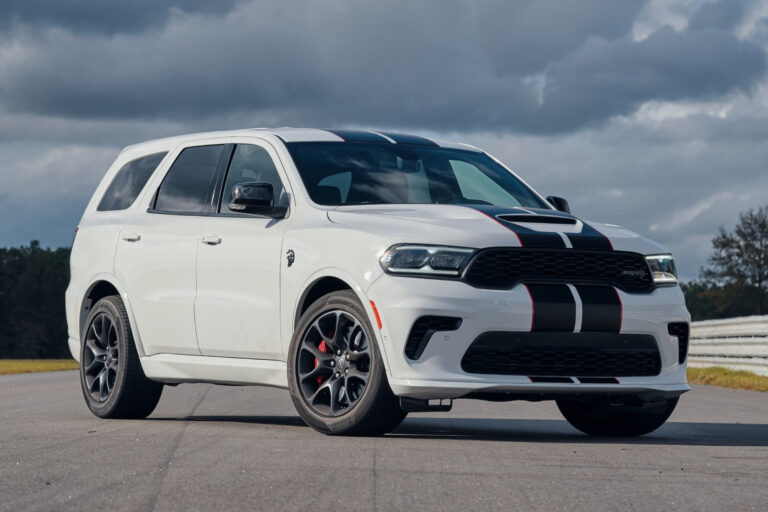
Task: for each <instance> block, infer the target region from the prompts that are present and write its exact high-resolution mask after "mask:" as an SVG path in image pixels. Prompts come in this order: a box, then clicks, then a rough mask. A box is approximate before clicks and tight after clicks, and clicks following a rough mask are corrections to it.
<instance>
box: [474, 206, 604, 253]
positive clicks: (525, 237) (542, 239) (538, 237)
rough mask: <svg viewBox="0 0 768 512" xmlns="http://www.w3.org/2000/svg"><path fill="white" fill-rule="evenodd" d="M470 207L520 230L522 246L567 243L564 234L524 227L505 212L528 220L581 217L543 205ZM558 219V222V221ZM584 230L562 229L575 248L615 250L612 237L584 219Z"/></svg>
mask: <svg viewBox="0 0 768 512" xmlns="http://www.w3.org/2000/svg"><path fill="white" fill-rule="evenodd" d="M471 208H473V209H475V210H477V211H479V212H481V213H484V214H485V215H487V216H488V217H491V218H492V219H493V220H495V221H496V222H498V223H499V224H501V225H502V226H504V227H505V228H507V229H509V230H510V231H513V232H514V233H515V234H517V237H518V239H519V240H520V243H521V244H522V245H523V247H530V248H534V249H564V248H565V247H566V245H565V242H564V241H563V238H562V236H560V234H559V233H557V232H554V231H549V232H547V231H536V230H533V229H529V228H525V227H522V226H520V225H518V224H515V223H513V222H508V221H507V220H505V219H504V216H505V215H509V216H512V217H513V218H516V219H520V220H517V222H525V220H524V218H525V217H526V216H530V217H537V216H547V217H561V218H563V219H573V220H574V221H575V220H578V219H577V217H575V216H573V215H571V214H569V213H565V212H560V211H557V210H545V209H540V208H535V209H534V208H525V209H523V208H514V207H513V208H505V207H500V206H485V205H479V206H478V205H472V206H471ZM558 223H559V222H558ZM582 225H583V227H582V230H581V233H563V234H564V235H566V236H567V237H568V240H569V241H570V242H571V245H572V246H573V248H574V249H582V250H592V251H612V250H613V244H611V241H610V240H609V239H608V238H607V237H606V236H605V235H603V234H602V233H600V232H599V231H598V230H596V229H595V228H593V227H592V226H590V225H589V224H587V223H586V222H584V221H582Z"/></svg>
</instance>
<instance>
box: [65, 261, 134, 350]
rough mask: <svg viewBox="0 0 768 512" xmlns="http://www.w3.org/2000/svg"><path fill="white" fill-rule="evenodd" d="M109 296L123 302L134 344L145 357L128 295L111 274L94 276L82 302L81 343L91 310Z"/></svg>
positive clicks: (80, 310)
mask: <svg viewBox="0 0 768 512" xmlns="http://www.w3.org/2000/svg"><path fill="white" fill-rule="evenodd" d="M109 295H118V296H119V297H120V299H121V300H122V301H123V305H124V306H125V309H126V311H127V312H128V320H129V322H130V324H131V332H132V334H133V340H134V343H135V344H136V350H137V351H138V353H139V355H140V356H143V355H144V348H143V346H142V344H141V338H140V336H139V332H138V329H137V327H136V320H135V318H134V316H133V310H132V309H131V304H130V301H129V300H128V294H127V292H126V291H125V287H124V286H123V285H122V283H120V281H118V280H117V279H116V278H115V277H114V276H113V275H110V274H99V275H96V276H94V277H93V279H92V280H91V282H90V284H89V285H88V287H87V288H86V291H85V293H84V294H83V297H82V300H81V301H80V309H79V311H78V327H79V329H78V332H79V333H80V339H81V342H82V337H83V336H82V333H83V329H84V328H85V321H86V320H87V319H88V314H89V313H90V311H91V308H92V307H93V305H94V304H96V303H97V302H98V301H99V300H100V299H102V298H104V297H107V296H109Z"/></svg>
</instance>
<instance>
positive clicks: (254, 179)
mask: <svg viewBox="0 0 768 512" xmlns="http://www.w3.org/2000/svg"><path fill="white" fill-rule="evenodd" d="M239 183H271V184H272V188H273V190H274V191H275V197H274V200H275V204H278V203H279V199H280V195H281V194H282V193H283V182H282V181H281V180H280V175H279V174H278V173H277V169H276V168H275V164H274V162H273V161H272V157H270V156H269V153H267V150H265V149H264V148H262V147H260V146H254V145H251V144H238V145H237V147H236V148H235V153H234V154H233V155H232V161H231V162H230V164H229V171H228V172H227V179H226V180H225V181H224V189H223V190H224V193H223V194H222V195H221V205H220V206H219V211H220V212H222V213H240V212H237V211H234V210H230V209H229V198H230V197H231V196H232V189H234V188H235V185H237V184H239Z"/></svg>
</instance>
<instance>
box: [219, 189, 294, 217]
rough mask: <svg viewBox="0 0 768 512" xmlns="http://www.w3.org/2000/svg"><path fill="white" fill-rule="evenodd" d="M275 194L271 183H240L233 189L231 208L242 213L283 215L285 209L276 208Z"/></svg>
mask: <svg viewBox="0 0 768 512" xmlns="http://www.w3.org/2000/svg"><path fill="white" fill-rule="evenodd" d="M274 196H275V192H274V189H273V188H272V184H271V183H239V184H237V185H235V188H233V189H232V194H231V195H230V197H229V209H230V210H233V211H236V212H242V213H257V214H261V215H269V216H275V217H281V216H282V214H284V213H285V212H284V210H285V209H284V208H275V199H274ZM275 214H277V215H275Z"/></svg>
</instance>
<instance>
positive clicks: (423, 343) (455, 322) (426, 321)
mask: <svg viewBox="0 0 768 512" xmlns="http://www.w3.org/2000/svg"><path fill="white" fill-rule="evenodd" d="M460 326H461V318H455V317H452V316H422V317H420V318H419V319H418V320H416V321H415V322H414V323H413V327H411V333H410V334H409V335H408V339H407V340H406V342H405V355H406V356H408V359H414V360H415V359H418V358H419V357H421V354H423V353H424V349H425V348H427V343H429V339H430V338H431V337H432V335H433V334H434V333H436V332H438V331H455V330H457V329H458V328H459V327H460Z"/></svg>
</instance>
